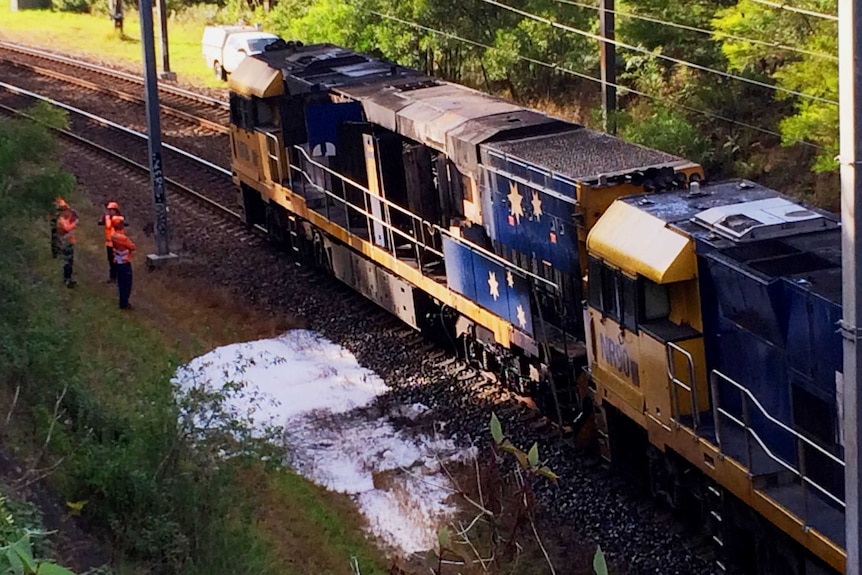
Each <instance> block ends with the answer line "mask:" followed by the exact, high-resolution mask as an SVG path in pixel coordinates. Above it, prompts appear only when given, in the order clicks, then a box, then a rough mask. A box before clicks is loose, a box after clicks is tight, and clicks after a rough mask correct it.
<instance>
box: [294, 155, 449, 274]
mask: <svg viewBox="0 0 862 575" xmlns="http://www.w3.org/2000/svg"><path fill="white" fill-rule="evenodd" d="M290 167H291V168H293V169H294V170H296V171H298V172H299V173H300V174H301V175H302V177H303V178H304V179H305V181H306V182H307V183H308V185H310V186H312V187H313V188H315V189H317V190H318V191H319V192H320V193H322V194H324V195H326V196H328V197H331V198H333V199H335V200H337V201H338V202H340V203H342V204H344V205H345V206H347V207H350V208H352V209H354V210H355V211H356V212H358V213H360V214H362V215H363V216H365V217H366V218H368V220H370V221H372V222H375V223H378V224H380V225H382V226H384V227H385V228H387V229H388V231H389V232H390V234H391V233H394V234H397V235H398V236H401V237H403V238H404V239H405V240H408V241H410V242H413V243H415V244H417V245H418V246H420V247H422V248H423V249H425V250H427V251H428V252H430V253H432V254H434V255H436V256H439V257H441V258H442V257H443V252H441V251H439V250H437V249H436V248H434V247H431V246H429V245H426V244H424V243H422V242H420V241H419V240H418V239H416V238H415V237H414V236H411V235H410V234H408V233H406V232H404V231H402V230H400V229H398V228H397V227H395V226H392V225H391V224H390V223H389V222H387V221H385V220H384V219H382V218H378V217H377V216H375V215H374V214H373V213H371V212H370V211H368V210H367V209H363V208H361V207H360V206H357V205H354V204H352V203H350V202H349V201H347V200H345V199H344V198H341V197H339V196H338V195H336V194H334V193H333V192H331V191H329V190H327V189H326V188H324V187H322V186H321V185H320V184H318V183H316V182H314V181H313V180H312V179H311V176H309V174H308V172H306V171H305V170H303V169H302V168H300V167H299V166H295V165H293V164H290ZM369 193H370V192H369ZM371 195H372V196H373V197H374V199H378V198H377V196H374V194H371ZM380 199H381V200H382V199H383V198H380ZM396 207H397V206H396Z"/></svg>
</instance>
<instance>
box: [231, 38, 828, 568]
mask: <svg viewBox="0 0 862 575" xmlns="http://www.w3.org/2000/svg"><path fill="white" fill-rule="evenodd" d="M230 89H231V94H230V99H231V100H230V104H231V146H232V164H233V172H234V180H235V183H236V184H237V187H238V190H239V203H240V206H241V208H242V210H243V213H244V214H245V218H246V221H247V223H248V224H250V225H253V224H259V225H262V226H265V227H266V229H267V231H268V233H269V235H270V237H271V239H272V240H273V242H276V243H278V244H281V245H283V246H285V247H286V248H287V249H290V250H293V251H294V252H295V254H296V257H297V258H298V259H300V260H302V261H307V262H311V263H313V264H315V265H318V266H320V267H322V268H324V269H326V270H328V271H329V272H330V273H332V274H333V275H334V276H335V277H337V278H338V279H339V280H340V281H342V282H344V283H346V284H347V285H349V286H351V287H352V288H353V289H355V290H356V291H358V292H360V293H361V294H363V295H364V296H365V297H367V298H369V299H371V300H372V301H374V302H376V303H377V304H379V305H380V306H381V307H383V308H385V309H387V310H389V311H390V312H392V313H393V314H395V315H396V316H398V317H399V318H401V319H402V320H403V321H404V322H405V323H407V324H409V325H411V326H413V327H414V328H416V329H418V330H422V331H423V332H425V333H428V334H429V335H431V336H439V337H440V338H441V340H443V341H450V342H458V345H459V346H462V347H463V352H464V353H465V354H466V355H467V356H468V357H469V358H471V359H472V360H474V361H476V362H478V363H479V364H481V366H482V367H484V368H486V369H488V370H491V371H493V372H495V373H497V374H498V377H499V378H500V380H501V383H502V384H503V385H507V386H510V387H512V388H514V389H516V390H517V391H518V392H520V393H522V394H524V395H529V396H530V397H532V398H534V399H535V400H536V402H537V403H538V404H539V406H540V407H541V408H542V409H544V410H546V411H547V412H548V413H549V415H551V416H552V417H553V418H555V419H560V420H561V421H562V422H563V423H565V424H571V423H572V422H576V421H582V420H583V419H584V416H585V415H594V416H595V421H596V423H597V428H598V431H599V435H600V443H601V446H602V448H603V453H604V454H605V455H606V456H607V457H608V458H609V459H611V460H612V461H613V462H614V463H615V464H617V465H621V466H624V467H629V468H631V469H634V470H636V472H638V473H642V474H643V475H645V476H647V477H649V483H650V485H651V487H652V488H653V490H654V492H655V494H656V495H657V496H660V497H662V498H664V499H665V500H667V501H668V503H669V504H671V505H673V506H677V507H685V508H688V509H693V508H696V509H697V510H698V512H699V513H700V514H702V516H703V518H705V519H706V520H707V521H706V523H708V527H709V529H710V530H711V532H712V534H713V536H714V538H715V540H716V542H717V543H718V544H719V546H720V547H721V548H722V549H723V550H724V551H726V552H727V555H731V556H735V557H741V558H743V564H751V565H758V567H757V569H759V570H757V571H754V572H755V573H794V574H798V575H802V574H807V575H814V574H819V573H829V572H840V571H842V570H843V560H844V558H843V557H844V556H843V551H842V548H841V547H842V543H843V541H842V538H843V513H842V506H843V502H842V499H843V463H842V461H843V459H842V457H843V454H842V452H841V444H842V443H841V437H840V435H839V430H840V419H841V417H840V413H839V412H838V410H837V406H838V405H840V396H841V378H840V369H841V365H840V363H841V351H840V340H839V339H838V336H837V334H836V333H835V326H834V323H835V321H837V319H838V318H839V317H840V312H841V310H840V286H841V281H840V273H841V269H840V253H839V247H838V246H839V239H838V235H839V231H838V230H837V222H836V220H835V218H834V217H832V216H831V215H829V214H826V213H822V212H819V211H816V210H813V209H811V208H808V207H805V206H802V205H800V204H799V203H797V202H795V201H793V200H791V199H789V198H786V197H784V196H781V195H780V194H778V193H777V192H774V191H772V190H768V189H765V188H763V187H760V186H757V185H756V184H752V183H749V182H728V183H722V184H713V185H706V183H705V182H704V181H703V171H702V169H701V167H700V166H698V165H697V164H695V163H692V162H689V161H687V160H684V159H682V158H677V157H674V156H671V155H669V154H665V153H663V152H659V151H656V150H651V149H648V148H644V147H642V146H637V145H634V144H630V143H626V142H624V141H622V140H619V139H617V138H614V137H612V136H609V135H606V134H602V133H599V132H595V131H592V130H589V129H586V128H584V127H582V126H579V125H577V124H572V123H570V122H566V121H563V120H560V119H557V118H553V117H549V116H547V115H545V114H541V113H539V112H536V111H533V110H529V109H525V108H522V107H520V106H516V105H514V104H511V103H509V102H506V101H504V100H501V99H499V98H496V97H493V96H489V95H487V94H483V93H481V92H477V91H475V90H471V89H468V88H465V87H463V86H459V85H456V84H452V83H448V82H444V81H441V80H439V79H435V78H432V77H429V76H426V75H424V74H422V73H420V72H418V71H416V70H411V69H409V68H404V67H401V66H397V65H394V64H391V63H389V62H384V61H382V60H379V59H376V58H372V57H369V56H366V55H363V54H359V53H356V52H353V51H350V50H346V49H343V48H339V47H337V46H333V45H329V44H322V45H313V46H303V45H301V44H298V43H286V42H283V41H280V42H277V43H276V44H274V45H272V46H270V47H269V48H268V49H267V51H266V52H264V53H263V54H260V55H258V56H254V57H249V58H246V59H245V60H244V61H243V63H242V64H241V65H240V66H239V68H238V69H237V70H236V72H235V73H234V74H233V75H232V76H231V78H230ZM694 504H696V505H694ZM776 566H778V567H776Z"/></svg>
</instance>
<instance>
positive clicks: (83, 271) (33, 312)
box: [0, 122, 386, 575]
mask: <svg viewBox="0 0 862 575" xmlns="http://www.w3.org/2000/svg"><path fill="white" fill-rule="evenodd" d="M10 125H11V123H10V122H5V123H4V122H0V224H2V226H3V229H4V233H3V234H2V235H0V317H3V318H4V319H3V321H2V322H0V405H2V406H4V407H3V409H2V410H0V442H2V444H3V445H4V446H5V448H6V449H8V450H10V451H13V452H14V453H15V455H16V457H17V459H18V463H19V464H20V465H21V467H22V468H24V469H25V470H29V469H37V468H38V469H46V468H51V467H52V466H54V465H56V469H54V470H53V471H52V472H50V473H49V474H48V476H47V481H48V483H49V484H50V485H51V486H52V487H53V488H54V489H55V490H56V491H57V492H58V493H59V494H60V496H61V497H63V498H64V499H65V500H66V501H72V502H75V501H86V502H87V503H86V504H85V505H84V507H83V510H82V515H83V516H84V517H85V518H86V519H88V520H89V522H90V524H91V525H93V526H95V527H96V528H98V529H99V530H100V531H101V532H102V533H103V534H104V535H105V537H106V539H107V540H108V541H110V543H111V545H112V547H114V549H116V550H118V551H119V552H120V554H119V559H118V563H119V565H122V567H120V568H119V569H118V572H122V573H136V572H163V573H170V572H182V573H184V574H187V575H194V574H197V573H200V574H203V573H232V574H237V575H242V574H249V575H251V574H252V573H254V574H258V575H267V574H273V575H274V574H279V575H280V574H283V573H287V574H288V575H292V574H295V575H319V574H323V573H332V574H334V575H335V574H337V575H341V574H342V573H343V574H345V575H348V574H349V573H350V567H349V564H350V563H349V562H350V558H351V557H356V558H357V559H358V560H359V562H360V565H361V568H362V573H363V574H364V575H368V574H369V573H370V574H374V573H378V574H382V573H385V572H386V570H385V567H384V566H385V560H384V559H383V558H382V556H381V553H380V552H379V551H378V550H377V549H376V548H375V547H374V546H373V545H372V544H371V543H370V542H369V541H368V540H367V539H366V538H365V536H364V535H363V533H362V531H361V526H362V521H361V518H360V517H359V516H358V514H357V512H356V510H355V507H353V505H352V504H351V503H350V502H349V500H347V498H345V497H343V496H340V495H337V494H333V493H328V492H326V491H325V490H323V489H320V488H318V487H316V486H314V485H313V484H310V483H308V482H307V481H305V480H304V479H302V478H301V477H299V476H297V475H295V474H292V473H289V472H286V471H284V470H280V469H273V468H265V467H264V466H263V465H261V464H260V463H259V462H258V463H257V464H250V463H248V462H246V463H244V464H237V465H232V464H222V463H221V462H218V461H217V462H216V464H215V465H212V463H213V461H212V459H211V458H206V457H204V458H203V459H201V458H200V457H199V456H195V455H194V453H191V454H190V453H187V452H186V451H183V449H182V448H181V447H176V446H175V445H174V443H176V434H177V432H176V429H175V428H176V422H177V412H176V407H175V405H174V401H173V397H172V395H171V385H170V383H169V379H170V377H171V375H172V374H173V372H174V370H175V368H176V366H177V365H178V364H179V363H181V362H182V361H184V360H186V359H188V358H189V357H191V356H192V355H193V354H195V353H199V352H200V351H201V350H205V349H211V348H212V347H213V346H214V345H220V344H224V343H229V342H231V341H236V340H237V339H239V340H244V339H250V338H253V337H255V336H263V335H271V333H272V331H273V330H279V329H282V328H283V327H284V325H283V324H279V325H276V324H273V323H271V322H272V320H271V318H268V317H263V315H262V314H261V317H258V316H256V315H255V312H254V310H243V309H242V308H241V306H238V305H237V304H236V302H233V301H230V300H228V298H227V297H226V296H225V295H224V294H219V293H218V292H213V293H210V294H209V295H208V296H207V299H205V300H203V301H202V300H201V297H200V296H199V295H198V294H200V293H201V290H200V289H195V288H194V287H191V286H190V285H189V284H188V283H187V282H188V281H193V280H187V279H185V278H181V277H172V276H171V275H170V274H167V273H165V274H155V273H154V274H147V273H145V272H143V270H142V269H141V268H142V266H141V265H140V262H138V267H137V269H136V276H135V282H136V283H135V291H134V292H133V301H134V302H135V305H136V307H137V311H136V312H134V313H132V314H127V313H122V312H120V311H118V310H117V309H116V303H117V302H116V294H115V292H114V291H113V288H112V286H107V285H105V284H104V283H101V282H102V280H103V278H104V275H105V269H104V268H105V263H104V261H103V258H104V252H103V251H102V250H103V248H102V242H101V235H100V230H98V229H89V228H88V226H87V225H82V226H81V231H80V233H79V234H78V249H77V251H76V261H75V269H76V276H77V279H78V282H79V283H78V287H77V288H76V289H74V290H69V289H67V288H65V287H64V286H63V284H62V281H61V266H62V264H61V262H60V261H59V260H54V259H52V258H51V256H50V253H49V249H48V248H49V246H48V222H47V220H46V219H44V217H43V216H42V214H43V213H44V212H45V211H47V208H48V206H49V205H50V201H51V197H52V194H53V193H55V192H56V191H57V190H58V189H60V190H61V191H62V193H63V195H64V196H65V197H67V198H71V200H72V203H73V205H74V206H75V207H76V208H77V209H78V211H79V213H80V216H81V221H82V222H83V223H84V224H86V223H87V222H94V221H95V219H96V215H97V214H98V209H97V208H95V207H94V206H92V205H91V204H90V203H89V202H88V201H87V199H86V197H84V195H83V194H81V193H80V192H78V193H76V194H73V195H71V196H69V195H68V191H64V190H63V187H62V186H59V185H58V183H63V182H65V185H69V182H70V180H69V179H68V177H64V176H62V175H60V174H55V173H54V172H53V171H51V170H48V171H47V172H46V173H47V176H46V175H44V174H43V172H42V170H41V168H37V167H35V166H30V165H28V164H27V163H26V161H23V160H21V161H20V162H19V164H23V167H22V166H20V165H19V166H10V165H9V164H8V162H7V163H5V164H4V163H3V162H6V161H7V160H8V158H9V157H10V156H14V155H15V154H16V153H17V154H18V155H19V156H20V157H21V158H27V157H33V156H34V155H35V154H31V153H29V151H28V150H27V149H26V148H25V146H22V145H21V142H22V141H23V142H29V141H32V142H33V143H32V144H31V145H33V146H36V147H40V146H39V145H38V144H37V143H38V142H39V140H38V138H34V137H33V134H30V133H22V134H20V135H21V136H22V137H24V138H25V139H23V140H21V139H19V140H16V139H15V137H16V133H14V131H11V132H12V133H11V136H10V134H9V133H7V132H6V130H7V128H8V127H9V126H10ZM43 149H47V146H45V147H43ZM46 155H47V154H44V155H43V156H46ZM45 177H51V178H53V179H51V180H50V181H47V180H45V179H44V178H45ZM31 180H32V181H31ZM10 191H11V192H10ZM90 227H94V226H90ZM142 240H143V238H142ZM138 243H139V245H140V244H142V243H145V241H140V242H138ZM141 251H144V249H142V250H141ZM208 291H209V290H208ZM167 295H170V296H171V297H167ZM179 310H185V313H184V314H181V313H179ZM207 310H209V311H211V312H212V313H206V312H207ZM242 318H244V321H240V319H242ZM16 389H20V400H19V401H18V403H17V406H16V407H15V409H10V406H11V405H12V398H13V396H14V395H15V394H16ZM60 396H62V397H63V401H62V402H61V403H60V406H61V409H60V414H59V415H60V417H59V418H57V419H56V421H54V420H55V417H54V408H55V404H56V402H57V398H58V397H60ZM10 412H11V413H12V417H11V423H10V424H9V425H6V416H7V414H8V413H10ZM52 422H53V423H52ZM49 437H50V440H48V438H49ZM45 445H47V449H45V450H44V453H43V446H45ZM192 451H193V450H192ZM207 463H209V464H210V465H211V466H210V467H207ZM240 463H242V462H240ZM115 567H117V566H115Z"/></svg>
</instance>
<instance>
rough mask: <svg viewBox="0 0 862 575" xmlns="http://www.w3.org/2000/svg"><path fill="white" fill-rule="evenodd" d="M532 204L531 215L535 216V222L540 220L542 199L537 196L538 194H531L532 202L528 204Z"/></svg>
mask: <svg viewBox="0 0 862 575" xmlns="http://www.w3.org/2000/svg"><path fill="white" fill-rule="evenodd" d="M530 203H531V204H533V215H534V216H536V219H537V220H541V219H542V198H541V197H540V196H539V192H533V201H532V202H530Z"/></svg>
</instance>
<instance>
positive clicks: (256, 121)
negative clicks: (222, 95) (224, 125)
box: [230, 94, 275, 131]
mask: <svg viewBox="0 0 862 575" xmlns="http://www.w3.org/2000/svg"><path fill="white" fill-rule="evenodd" d="M274 118H275V116H274V114H273V110H272V105H271V104H270V103H269V102H267V101H266V100H262V99H261V98H246V97H244V96H240V95H239V94H231V95H230V121H231V123H232V124H234V125H236V126H237V127H238V128H241V129H243V130H248V131H252V130H254V129H255V128H268V127H271V126H273V120H274Z"/></svg>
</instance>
